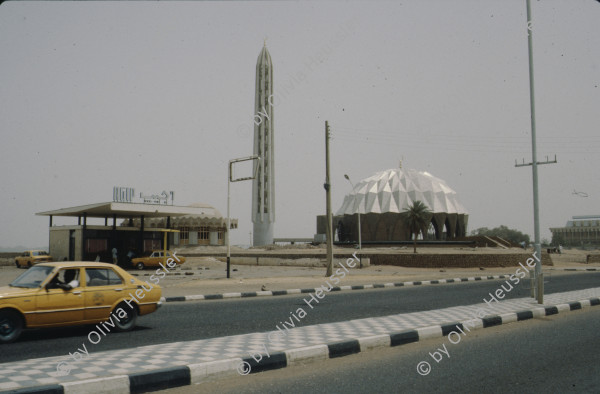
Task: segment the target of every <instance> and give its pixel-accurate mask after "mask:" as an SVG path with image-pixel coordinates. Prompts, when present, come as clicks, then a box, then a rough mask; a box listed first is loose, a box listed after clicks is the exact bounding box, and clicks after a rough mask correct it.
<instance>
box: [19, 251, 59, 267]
mask: <svg viewBox="0 0 600 394" xmlns="http://www.w3.org/2000/svg"><path fill="white" fill-rule="evenodd" d="M48 261H52V256H50V255H49V254H48V252H45V251H43V250H27V251H25V252H23V254H22V255H20V256H17V257H16V258H15V264H16V266H17V268H21V267H31V266H32V265H34V264H37V263H44V262H48Z"/></svg>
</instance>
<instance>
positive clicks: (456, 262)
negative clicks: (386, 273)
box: [370, 252, 554, 268]
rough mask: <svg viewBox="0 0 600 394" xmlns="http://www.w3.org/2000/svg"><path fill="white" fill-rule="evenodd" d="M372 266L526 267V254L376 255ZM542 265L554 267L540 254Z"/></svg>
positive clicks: (544, 255)
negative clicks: (520, 264)
mask: <svg viewBox="0 0 600 394" xmlns="http://www.w3.org/2000/svg"><path fill="white" fill-rule="evenodd" d="M370 257H371V264H373V265H397V266H401V267H421V268H472V267H514V266H517V265H519V263H523V265H524V266H527V263H526V261H527V259H529V258H531V257H532V255H531V254H528V253H515V254H378V255H371V256H370ZM542 265H554V264H553V263H552V260H550V256H548V254H547V253H545V252H542Z"/></svg>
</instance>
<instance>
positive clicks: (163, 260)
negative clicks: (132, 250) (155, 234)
mask: <svg viewBox="0 0 600 394" xmlns="http://www.w3.org/2000/svg"><path fill="white" fill-rule="evenodd" d="M169 260H170V261H169ZM169 263H171V264H169ZM173 263H175V264H178V265H181V264H183V263H185V257H183V256H177V252H175V253H172V252H171V251H170V250H167V251H166V252H165V251H164V250H155V251H153V252H152V254H150V256H148V257H138V258H135V259H131V265H132V266H133V267H135V268H137V269H139V270H143V269H144V268H146V267H159V266H160V265H161V264H162V265H163V267H165V266H167V265H168V266H169V267H170V266H172V265H173Z"/></svg>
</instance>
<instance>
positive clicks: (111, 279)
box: [84, 267, 131, 321]
mask: <svg viewBox="0 0 600 394" xmlns="http://www.w3.org/2000/svg"><path fill="white" fill-rule="evenodd" d="M85 282H86V284H85V289H84V293H85V296H84V298H85V307H86V308H85V312H84V317H85V320H100V321H104V320H107V319H108V318H109V315H110V313H111V312H112V309H111V308H112V307H113V305H114V304H115V303H116V302H117V301H118V300H120V299H122V298H131V297H130V296H129V294H127V292H126V288H125V283H124V281H123V279H122V278H121V277H120V276H119V275H118V274H117V273H116V272H115V271H114V270H113V269H112V268H104V267H102V268H85Z"/></svg>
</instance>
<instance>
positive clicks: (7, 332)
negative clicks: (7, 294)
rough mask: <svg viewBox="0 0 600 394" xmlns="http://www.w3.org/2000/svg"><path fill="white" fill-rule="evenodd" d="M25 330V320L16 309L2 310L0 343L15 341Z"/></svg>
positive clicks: (0, 315)
mask: <svg viewBox="0 0 600 394" xmlns="http://www.w3.org/2000/svg"><path fill="white" fill-rule="evenodd" d="M21 331H23V320H22V319H21V316H19V314H18V313H17V312H15V311H11V310H8V311H0V343H10V342H13V341H15V340H16V339H17V338H18V337H19V335H21Z"/></svg>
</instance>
